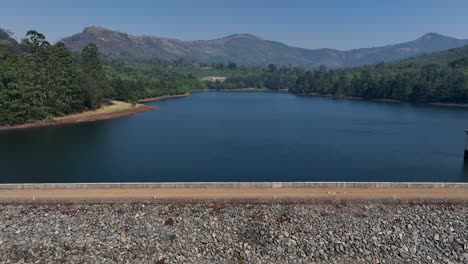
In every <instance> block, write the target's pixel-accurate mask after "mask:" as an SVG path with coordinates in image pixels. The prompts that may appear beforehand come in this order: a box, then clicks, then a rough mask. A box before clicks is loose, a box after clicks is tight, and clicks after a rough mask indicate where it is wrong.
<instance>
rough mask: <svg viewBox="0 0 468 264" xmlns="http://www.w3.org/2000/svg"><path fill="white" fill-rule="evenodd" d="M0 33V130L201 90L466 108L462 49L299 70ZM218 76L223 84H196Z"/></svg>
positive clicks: (466, 66) (467, 63)
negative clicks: (154, 55) (162, 56)
mask: <svg viewBox="0 0 468 264" xmlns="http://www.w3.org/2000/svg"><path fill="white" fill-rule="evenodd" d="M11 35H12V33H11V32H9V31H7V30H3V29H0V125H14V124H20V123H25V122H31V121H35V120H44V119H52V118H54V117H57V116H63V115H67V114H71V113H76V112H81V111H85V110H90V109H96V108H99V107H100V106H102V105H104V104H108V103H109V102H110V101H111V100H122V101H127V102H136V101H137V100H138V99H142V98H149V97H155V96H161V95H175V94H182V93H185V92H189V91H192V90H200V89H237V88H259V89H273V90H277V89H289V91H290V92H292V93H295V94H322V95H333V96H337V97H348V96H351V97H362V98H368V99H393V100H402V101H411V102H451V103H467V102H468V46H467V47H462V48H458V49H453V50H449V51H446V52H440V53H436V54H430V55H425V56H420V57H416V58H412V59H407V60H403V61H400V62H395V63H390V64H384V63H380V64H378V65H374V66H362V67H358V68H350V69H334V70H327V69H326V68H325V67H320V68H318V69H316V70H313V71H305V70H303V69H300V68H295V67H277V66H275V65H272V64H270V65H267V66H265V67H248V66H242V65H237V64H235V63H228V64H223V63H214V64H202V63H198V62H195V61H184V60H182V59H179V60H175V61H163V60H154V59H147V60H146V59H141V58H134V57H131V56H128V55H127V56H126V55H124V54H121V55H119V56H111V55H107V56H105V55H102V54H99V51H98V49H97V47H96V45H94V44H92V43H90V44H88V45H87V46H85V47H84V48H83V50H82V51H81V53H72V52H70V51H69V50H68V49H67V48H66V47H65V45H64V44H63V43H61V42H58V43H56V44H50V43H49V42H47V40H46V38H45V36H44V35H42V34H41V33H39V32H37V31H34V30H31V31H28V32H27V34H26V37H25V38H24V39H23V40H22V41H21V43H18V42H17V41H16V40H15V39H13V38H12V37H11ZM206 76H224V77H227V79H226V80H225V81H224V82H211V81H202V80H201V79H202V77H206Z"/></svg>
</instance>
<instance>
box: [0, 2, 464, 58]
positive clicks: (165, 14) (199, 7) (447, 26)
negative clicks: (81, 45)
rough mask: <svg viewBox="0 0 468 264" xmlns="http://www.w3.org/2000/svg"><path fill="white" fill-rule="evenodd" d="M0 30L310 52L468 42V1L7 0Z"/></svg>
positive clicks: (50, 36)
mask: <svg viewBox="0 0 468 264" xmlns="http://www.w3.org/2000/svg"><path fill="white" fill-rule="evenodd" d="M2 1H4V2H3V4H1V6H2V8H1V10H0V27H2V28H7V29H10V30H12V31H14V32H15V35H16V37H17V38H21V37H22V36H23V35H24V33H25V32H26V31H27V30H28V29H36V30H38V31H40V32H42V33H44V34H45V35H46V36H47V37H48V39H49V40H51V41H55V40H58V39H59V38H61V37H65V36H68V35H71V34H74V33H77V32H80V31H82V30H83V28H84V27H86V26H90V25H98V26H103V27H107V28H110V29H114V30H119V31H121V32H126V33H130V34H135V35H139V34H146V35H156V36H161V37H171V38H178V39H182V40H196V39H212V38H218V37H223V36H226V35H230V34H234V33H251V34H254V35H258V36H260V37H262V38H265V39H271V40H277V41H281V42H284V43H286V44H288V45H291V46H297V47H304V48H322V47H327V48H337V49H345V50H346V49H352V48H360V47H372V46H380V45H386V44H392V43H398V42H403V41H408V40H413V39H415V38H417V37H419V36H421V35H423V34H424V33H428V32H437V33H440V34H444V35H448V36H453V37H457V38H468V0H341V1H338V0H321V1H320V0H315V1H314V0H290V1H289V0H288V1H286V0H167V1H166V0H165V1H163V0H160V1H158V0H153V1H151V0H131V1H128V0H94V1H91V0H41V1H36V0H29V1H27V0H14V1H13V0H2Z"/></svg>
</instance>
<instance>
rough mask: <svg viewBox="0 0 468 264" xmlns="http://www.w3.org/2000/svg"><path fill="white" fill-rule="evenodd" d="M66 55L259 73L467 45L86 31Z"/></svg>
mask: <svg viewBox="0 0 468 264" xmlns="http://www.w3.org/2000/svg"><path fill="white" fill-rule="evenodd" d="M62 41H63V42H64V43H65V45H66V46H67V47H69V48H70V49H71V50H72V51H81V49H82V48H83V47H84V46H85V45H87V44H88V43H90V42H92V43H94V44H96V45H97V46H98V47H99V49H100V50H101V51H102V53H103V54H105V55H109V54H111V55H130V56H132V57H135V58H145V59H147V58H151V59H160V60H178V59H185V60H187V61H196V62H202V63H210V64H211V63H219V62H222V63H225V64H227V63H229V62H234V63H237V64H238V65H250V66H261V67H265V66H266V65H268V64H276V65H280V66H297V67H302V68H308V69H310V68H318V67H319V66H320V65H325V66H327V68H343V67H356V66H361V65H365V64H376V63H379V62H382V61H385V62H390V61H395V60H399V59H404V58H409V57H412V56H416V55H420V54H428V53H432V52H437V51H444V50H448V49H451V48H457V47H461V46H464V45H468V40H467V39H456V38H452V37H448V36H443V35H440V34H437V33H428V34H425V35H423V36H421V37H419V38H417V39H415V40H412V41H408V42H403V43H397V44H393V45H386V46H381V47H372V48H360V49H353V50H346V51H343V50H336V49H329V48H321V49H304V48H296V47H291V46H288V45H286V44H283V43H281V42H277V41H271V40H266V39H262V38H260V37H257V36H254V35H251V34H234V35H230V36H226V37H223V38H217V39H212V40H197V41H182V40H178V39H173V38H163V37H157V36H134V35H131V34H127V33H123V32H119V31H114V30H110V29H106V28H103V27H95V26H93V27H87V28H85V29H84V30H83V31H82V32H80V33H78V34H74V35H72V36H70V37H66V38H64V39H62Z"/></svg>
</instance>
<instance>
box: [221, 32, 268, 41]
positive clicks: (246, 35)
mask: <svg viewBox="0 0 468 264" xmlns="http://www.w3.org/2000/svg"><path fill="white" fill-rule="evenodd" d="M241 38H243V39H261V38H259V37H257V36H254V35H252V34H246V33H245V34H233V35H229V36H227V37H224V38H223V39H225V40H229V39H241Z"/></svg>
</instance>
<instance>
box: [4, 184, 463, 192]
mask: <svg viewBox="0 0 468 264" xmlns="http://www.w3.org/2000/svg"><path fill="white" fill-rule="evenodd" d="M143 188H160V189H162V188H172V189H177V188H426V189H431V188H442V189H452V188H457V189H459V188H461V189H467V191H468V183H455V182H453V183H452V182H165V183H155V182H148V183H146V182H135V183H17V184H16V183H13V184H8V183H6V184H0V190H14V189H143Z"/></svg>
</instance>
